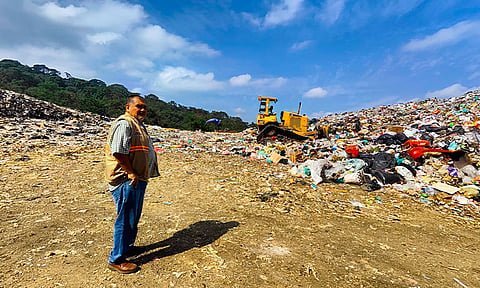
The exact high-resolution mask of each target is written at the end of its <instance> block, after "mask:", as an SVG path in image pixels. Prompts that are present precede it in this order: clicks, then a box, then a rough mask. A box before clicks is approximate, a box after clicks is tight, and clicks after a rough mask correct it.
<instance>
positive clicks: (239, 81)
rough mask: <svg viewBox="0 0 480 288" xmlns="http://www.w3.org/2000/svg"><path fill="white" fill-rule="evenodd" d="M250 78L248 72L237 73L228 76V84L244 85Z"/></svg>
mask: <svg viewBox="0 0 480 288" xmlns="http://www.w3.org/2000/svg"><path fill="white" fill-rule="evenodd" d="M250 79H252V76H250V74H243V75H238V76H234V77H232V78H230V84H231V85H232V86H245V85H247V84H248V82H249V81H250Z"/></svg>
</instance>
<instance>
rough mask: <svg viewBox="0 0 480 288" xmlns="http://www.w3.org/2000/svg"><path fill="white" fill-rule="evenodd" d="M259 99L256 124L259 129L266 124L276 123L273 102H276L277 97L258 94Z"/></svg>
mask: <svg viewBox="0 0 480 288" xmlns="http://www.w3.org/2000/svg"><path fill="white" fill-rule="evenodd" d="M258 101H260V108H259V109H258V115H257V126H258V129H259V131H260V130H262V129H263V128H264V127H265V126H266V125H268V124H274V125H278V120H277V114H276V113H274V112H273V104H274V103H277V101H278V99H277V98H275V97H262V96H258Z"/></svg>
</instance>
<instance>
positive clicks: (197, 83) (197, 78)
mask: <svg viewBox="0 0 480 288" xmlns="http://www.w3.org/2000/svg"><path fill="white" fill-rule="evenodd" d="M153 81H154V82H153V83H152V88H154V89H156V90H160V91H163V90H176V91H212V90H220V89H222V88H223V87H224V85H223V83H222V82H219V81H216V80H215V79H214V74H213V73H211V72H210V73H206V74H199V73H196V72H195V71H192V70H189V69H186V68H184V67H172V66H167V67H165V69H163V70H162V71H161V72H159V73H158V74H157V75H156V77H155V79H153Z"/></svg>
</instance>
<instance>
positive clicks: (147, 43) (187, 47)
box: [132, 25, 220, 58]
mask: <svg viewBox="0 0 480 288" xmlns="http://www.w3.org/2000/svg"><path fill="white" fill-rule="evenodd" d="M132 40H133V41H132V42H133V45H132V49H135V50H137V52H138V53H139V54H143V55H149V56H150V57H155V58H156V57H164V58H165V57H167V58H178V57H179V56H181V55H184V54H188V53H195V54H202V55H205V56H208V57H212V56H217V55H219V54H220V53H219V52H218V51H216V50H214V49H211V48H210V47H208V45H206V44H202V43H192V42H189V41H187V40H186V39H185V38H183V37H180V36H177V35H174V34H171V33H169V32H167V31H166V30H165V29H164V28H162V27H160V26H158V25H148V26H146V27H141V28H138V29H136V31H134V33H133V35H132Z"/></svg>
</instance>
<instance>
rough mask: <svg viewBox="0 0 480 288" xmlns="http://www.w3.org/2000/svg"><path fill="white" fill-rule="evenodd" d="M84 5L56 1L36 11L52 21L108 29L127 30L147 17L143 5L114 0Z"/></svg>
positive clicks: (84, 2) (39, 7)
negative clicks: (63, 3)
mask: <svg viewBox="0 0 480 288" xmlns="http://www.w3.org/2000/svg"><path fill="white" fill-rule="evenodd" d="M80 3H82V4H83V5H82V7H77V6H73V5H69V6H67V7H61V6H59V5H57V4H56V3H54V2H48V3H45V4H43V5H40V6H37V5H35V4H33V7H32V8H34V7H35V6H37V9H35V10H34V11H35V12H36V13H37V14H38V15H40V16H43V17H45V18H47V19H49V20H50V21H52V22H57V23H61V24H63V25H67V26H74V27H83V28H93V29H99V30H108V31H116V32H119V31H126V30H127V29H128V28H130V27H132V26H133V25H135V24H139V23H140V22H142V21H143V20H144V19H145V18H146V14H145V12H144V11H143V7H142V6H140V5H132V4H128V3H122V2H118V1H114V0H105V1H82V2H80Z"/></svg>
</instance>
